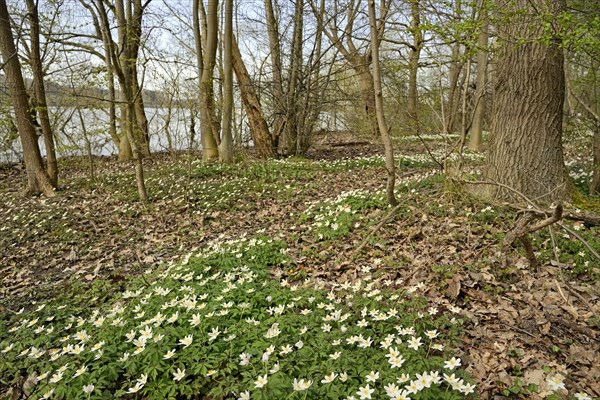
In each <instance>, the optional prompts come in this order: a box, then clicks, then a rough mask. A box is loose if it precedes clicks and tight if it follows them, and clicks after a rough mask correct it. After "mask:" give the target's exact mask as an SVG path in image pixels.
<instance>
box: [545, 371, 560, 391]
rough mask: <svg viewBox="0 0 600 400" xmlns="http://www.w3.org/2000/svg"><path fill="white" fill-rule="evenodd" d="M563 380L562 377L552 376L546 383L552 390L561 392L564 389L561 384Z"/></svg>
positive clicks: (558, 375)
mask: <svg viewBox="0 0 600 400" xmlns="http://www.w3.org/2000/svg"><path fill="white" fill-rule="evenodd" d="M564 379H565V378H564V377H563V376H562V375H560V374H556V375H554V376H549V377H548V379H546V382H547V383H548V385H550V388H552V390H561V389H564V388H565V383H564V382H563V380H564Z"/></svg>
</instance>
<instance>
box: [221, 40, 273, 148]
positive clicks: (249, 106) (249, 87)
mask: <svg viewBox="0 0 600 400" xmlns="http://www.w3.org/2000/svg"><path fill="white" fill-rule="evenodd" d="M231 49H232V63H233V70H234V71H235V76H236V78H237V80H238V83H239V87H240V93H241V97H242V103H243V105H244V108H245V109H246V112H247V113H248V123H249V124H250V132H251V134H252V141H253V142H254V147H256V149H257V151H258V157H260V158H270V157H273V156H274V155H275V149H274V147H273V141H272V137H271V135H270V134H269V126H268V125H267V121H266V120H265V117H264V115H263V112H262V107H261V105H260V101H259V100H258V95H257V94H256V91H255V89H254V85H253V84H252V80H251V79H250V74H248V70H247V69H246V66H245V65H244V60H243V59H242V55H241V53H240V49H239V47H238V44H237V41H236V39H235V37H232V46H231Z"/></svg>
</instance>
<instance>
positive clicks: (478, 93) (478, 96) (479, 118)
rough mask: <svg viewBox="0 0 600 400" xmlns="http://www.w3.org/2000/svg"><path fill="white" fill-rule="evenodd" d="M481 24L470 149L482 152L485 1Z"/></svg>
mask: <svg viewBox="0 0 600 400" xmlns="http://www.w3.org/2000/svg"><path fill="white" fill-rule="evenodd" d="M479 22H480V23H481V28H480V29H481V30H480V32H479V35H478V36H477V47H478V49H477V86H476V88H475V113H474V115H473V124H472V125H471V136H470V138H469V149H471V150H474V151H480V150H481V144H482V132H483V120H484V117H485V98H486V96H485V92H486V84H487V57H488V54H487V46H488V18H487V9H486V5H485V2H484V1H481V4H480V6H479Z"/></svg>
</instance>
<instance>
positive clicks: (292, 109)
mask: <svg viewBox="0 0 600 400" xmlns="http://www.w3.org/2000/svg"><path fill="white" fill-rule="evenodd" d="M303 13H304V0H296V7H295V11H294V32H293V39H292V52H291V55H290V79H289V83H288V91H287V104H286V115H285V116H286V118H285V130H284V135H285V136H284V138H283V153H285V154H298V150H299V149H298V148H297V146H296V144H297V138H298V135H299V134H302V132H303V129H302V125H303V121H301V119H300V117H299V115H298V107H297V104H298V101H299V99H300V91H301V90H302V89H301V86H300V79H301V70H302V50H303V49H302V37H303V32H302V31H303V27H304V18H303Z"/></svg>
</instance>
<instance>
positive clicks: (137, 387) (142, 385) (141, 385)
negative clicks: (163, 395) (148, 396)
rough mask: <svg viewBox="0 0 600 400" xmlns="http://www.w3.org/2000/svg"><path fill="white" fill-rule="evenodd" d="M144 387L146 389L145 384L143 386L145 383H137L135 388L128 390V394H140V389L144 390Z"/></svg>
mask: <svg viewBox="0 0 600 400" xmlns="http://www.w3.org/2000/svg"><path fill="white" fill-rule="evenodd" d="M143 387H144V384H143V383H139V382H136V383H135V386H133V387H130V388H129V389H127V393H137V392H139V391H140V389H141V388H143Z"/></svg>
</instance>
